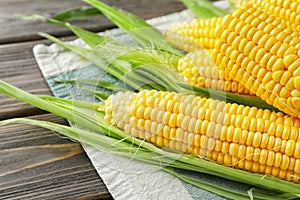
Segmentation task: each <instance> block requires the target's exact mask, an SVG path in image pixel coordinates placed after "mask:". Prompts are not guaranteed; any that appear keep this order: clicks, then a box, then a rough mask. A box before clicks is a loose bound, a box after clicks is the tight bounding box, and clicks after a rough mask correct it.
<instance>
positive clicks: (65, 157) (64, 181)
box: [0, 114, 112, 199]
mask: <svg viewBox="0 0 300 200" xmlns="http://www.w3.org/2000/svg"><path fill="white" fill-rule="evenodd" d="M31 118H34V119H40V120H47V121H52V122H55V123H60V124H67V122H66V121H65V120H64V119H62V118H59V117H56V116H54V115H52V114H45V115H39V116H35V117H31ZM0 138H1V141H0V160H1V162H0V199H77V198H78V199H112V198H111V196H110V194H109V193H108V191H107V189H106V187H105V186H104V184H103V182H102V180H101V179H100V178H99V176H98V174H97V172H96V171H95V169H94V167H93V166H92V164H91V162H90V160H89V159H88V158H87V156H86V154H85V152H84V151H83V149H82V147H81V145H80V144H79V143H75V142H72V141H71V140H69V139H64V138H63V137H62V136H58V135H57V134H54V133H52V132H50V131H47V130H45V129H43V128H39V127H34V126H28V125H20V124H18V125H8V126H4V127H0Z"/></svg>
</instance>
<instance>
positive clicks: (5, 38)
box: [0, 0, 184, 199]
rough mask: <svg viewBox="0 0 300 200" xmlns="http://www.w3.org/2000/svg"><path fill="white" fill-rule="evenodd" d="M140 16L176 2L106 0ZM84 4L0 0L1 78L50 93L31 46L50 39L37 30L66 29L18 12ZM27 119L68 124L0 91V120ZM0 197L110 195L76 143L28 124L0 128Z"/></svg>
mask: <svg viewBox="0 0 300 200" xmlns="http://www.w3.org/2000/svg"><path fill="white" fill-rule="evenodd" d="M104 2H106V3H108V4H110V5H114V6H116V7H119V8H122V9H124V10H128V11H131V12H133V13H135V14H137V15H139V16H141V17H143V18H144V19H149V18H153V17H157V16H162V15H165V14H169V13H172V12H176V11H180V10H182V9H183V8H184V6H183V5H182V4H181V3H180V1H179V0H152V1H146V0H131V1H129V0H123V1H119V0H110V1H109V0H105V1H104ZM81 5H84V3H82V2H81V1H80V0H69V1H61V0H0V79H1V80H4V81H7V82H9V83H11V84H13V85H15V86H18V87H20V88H22V89H24V90H26V91H28V92H31V93H34V94H45V95H51V94H52V93H51V91H50V89H49V87H48V86H47V84H46V82H45V80H44V78H43V76H42V74H41V73H40V71H39V69H38V66H37V64H36V61H35V59H34V57H33V54H32V48H33V46H34V45H35V44H38V43H49V42H47V41H45V40H43V39H42V38H40V37H39V36H38V35H37V34H36V33H37V32H38V31H43V32H47V33H50V34H54V35H56V36H59V37H66V39H73V38H74V36H72V34H71V33H70V31H68V30H66V29H65V28H62V27H59V26H55V25H47V24H44V23H42V22H33V21H23V20H20V19H18V18H16V17H15V16H14V14H16V13H20V14H33V13H34V14H47V13H50V14H53V13H56V12H58V11H61V10H64V9H68V8H72V7H78V6H81ZM75 24H76V25H78V26H81V27H84V28H87V29H89V30H94V31H101V30H105V29H108V28H111V27H114V26H113V25H112V23H110V22H109V21H108V20H106V19H105V18H104V17H103V16H97V17H93V18H91V19H80V20H76V22H75ZM12 117H30V118H34V119H40V120H48V121H53V122H57V123H61V124H67V122H66V121H65V120H63V119H61V118H59V117H56V116H54V115H52V114H46V112H45V111H42V110H39V109H36V108H34V107H33V106H30V105H27V104H25V103H22V102H19V101H17V100H14V99H12V98H9V97H6V96H3V95H1V94H0V120H3V119H9V118H12ZM0 138H1V141H0V199H112V197H111V195H110V194H109V192H108V191H107V188H106V187H105V185H104V184H103V182H102V180H101V178H100V177H99V176H98V174H97V172H96V171H95V169H94V168H93V166H92V164H91V162H90V160H89V159H88V157H87V156H86V154H85V152H84V151H83V149H82V148H81V146H80V144H78V143H75V142H73V141H70V140H69V139H65V138H62V137H61V136H57V135H56V134H54V133H52V132H50V131H47V130H45V129H42V128H38V127H32V126H27V125H9V126H2V127H0Z"/></svg>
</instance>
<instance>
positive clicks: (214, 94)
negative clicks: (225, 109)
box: [178, 83, 280, 112]
mask: <svg viewBox="0 0 300 200" xmlns="http://www.w3.org/2000/svg"><path fill="white" fill-rule="evenodd" d="M178 84H179V85H180V86H181V87H183V88H186V89H188V90H192V91H194V93H195V95H197V96H201V97H205V98H213V99H219V100H221V101H225V102H228V103H237V104H242V105H246V106H251V107H253V106H254V107H257V108H261V109H269V110H271V111H275V112H280V111H279V110H278V109H277V108H275V107H274V106H272V105H270V104H268V103H267V102H265V101H263V100H262V99H260V98H259V97H256V96H249V95H242V94H236V93H232V92H225V91H220V90H215V89H210V88H204V87H200V86H193V85H190V84H186V83H178Z"/></svg>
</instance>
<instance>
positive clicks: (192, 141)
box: [105, 90, 300, 182]
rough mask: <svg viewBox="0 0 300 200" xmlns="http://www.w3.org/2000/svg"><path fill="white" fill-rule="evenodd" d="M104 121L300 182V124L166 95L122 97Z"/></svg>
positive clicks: (163, 143)
mask: <svg viewBox="0 0 300 200" xmlns="http://www.w3.org/2000/svg"><path fill="white" fill-rule="evenodd" d="M105 113H106V115H105V119H106V120H107V121H109V122H111V123H112V124H114V125H116V126H117V127H119V128H120V129H123V130H124V131H125V132H126V133H128V134H130V135H132V136H134V137H138V138H140V139H144V140H147V141H148V142H151V143H153V144H155V145H157V146H159V147H165V148H169V149H171V150H175V151H178V152H183V153H188V154H192V155H194V156H198V157H201V158H206V159H208V160H214V161H216V162H218V163H220V164H224V165H227V166H232V167H236V168H240V169H244V170H248V171H252V172H256V173H262V174H270V175H272V176H276V177H279V178H281V179H286V180H291V181H294V182H300V181H299V180H300V128H299V126H300V122H299V119H297V118H294V117H290V116H285V115H283V114H282V113H275V112H271V111H269V110H261V109H258V108H255V107H248V106H243V105H237V104H230V103H225V102H222V101H218V100H213V99H205V98H201V97H196V96H192V95H184V94H176V93H174V92H162V91H148V90H144V91H140V92H139V93H130V92H125V93H124V92H119V93H117V94H115V95H112V96H110V97H109V99H108V100H107V101H106V102H105Z"/></svg>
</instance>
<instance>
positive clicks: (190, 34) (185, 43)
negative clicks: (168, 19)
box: [164, 18, 222, 52]
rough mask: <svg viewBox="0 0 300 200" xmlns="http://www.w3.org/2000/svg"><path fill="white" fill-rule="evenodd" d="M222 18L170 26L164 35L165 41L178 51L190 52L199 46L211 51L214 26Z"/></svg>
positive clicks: (195, 20)
mask: <svg viewBox="0 0 300 200" xmlns="http://www.w3.org/2000/svg"><path fill="white" fill-rule="evenodd" d="M221 21H222V18H211V19H194V20H192V21H191V22H183V23H178V24H174V25H172V26H170V27H169V28H168V30H167V31H166V32H165V33H164V37H165V40H166V41H167V42H169V43H170V44H172V45H174V46H175V47H177V48H179V49H183V50H185V51H188V52H191V51H194V50H198V49H199V46H200V47H202V48H205V49H212V48H214V46H215V40H216V38H215V31H216V26H217V25H218V24H219V23H220V22H221Z"/></svg>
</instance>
